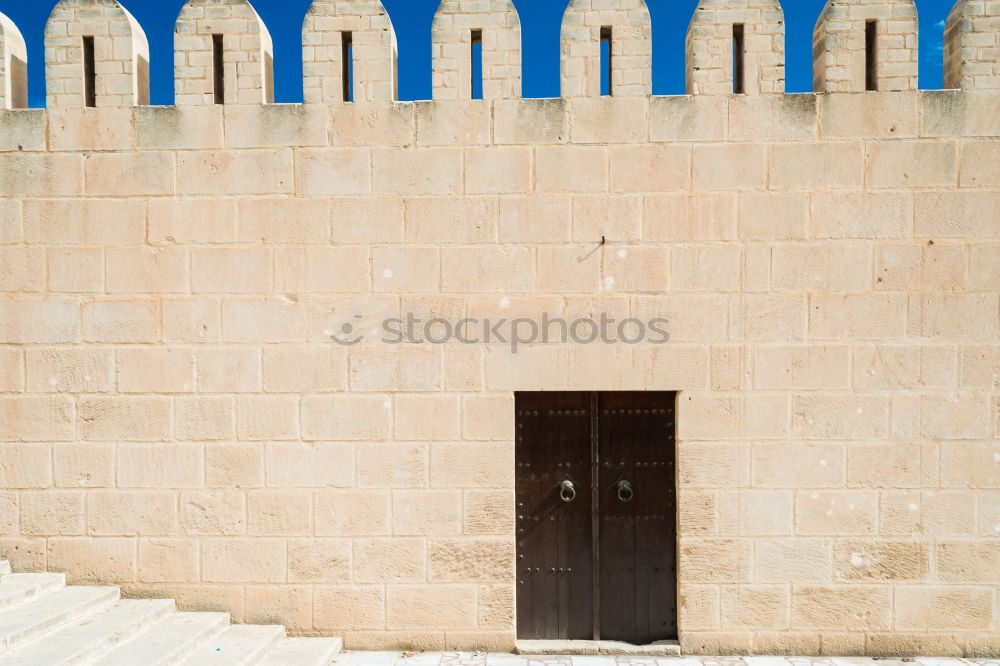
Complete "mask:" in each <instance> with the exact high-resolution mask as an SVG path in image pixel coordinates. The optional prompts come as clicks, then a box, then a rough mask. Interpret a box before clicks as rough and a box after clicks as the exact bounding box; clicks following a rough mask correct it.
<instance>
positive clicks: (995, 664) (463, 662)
mask: <svg viewBox="0 0 1000 666" xmlns="http://www.w3.org/2000/svg"><path fill="white" fill-rule="evenodd" d="M334 663H335V664H336V666H640V665H641V666H1000V659H930V658H923V657H917V658H916V659H867V658H860V657H849V658H847V657H845V658H837V657H815V658H811V657H788V658H784V657H742V658H740V657H570V656H566V657H520V656H517V655H512V654H483V653H473V652H463V653H454V652H452V653H429V652H428V653H418V654H401V653H399V652H351V651H347V652H342V653H341V654H340V655H339V656H338V657H337V659H336V661H335V662H334Z"/></svg>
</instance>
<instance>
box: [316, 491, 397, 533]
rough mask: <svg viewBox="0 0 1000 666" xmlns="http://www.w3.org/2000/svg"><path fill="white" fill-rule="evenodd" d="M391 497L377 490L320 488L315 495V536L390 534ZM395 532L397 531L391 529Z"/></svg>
mask: <svg viewBox="0 0 1000 666" xmlns="http://www.w3.org/2000/svg"><path fill="white" fill-rule="evenodd" d="M391 502H392V500H391V498H390V495H389V493H388V492H385V491H380V490H324V491H320V492H317V493H316V495H315V521H316V522H315V527H316V535H317V536H336V537H344V536H385V535H388V534H390V520H391V519H390V516H391ZM392 533H393V534H397V532H392Z"/></svg>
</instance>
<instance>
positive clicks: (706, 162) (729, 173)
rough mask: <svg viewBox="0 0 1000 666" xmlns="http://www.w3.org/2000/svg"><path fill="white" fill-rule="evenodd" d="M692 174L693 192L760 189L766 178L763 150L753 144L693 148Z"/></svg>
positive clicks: (764, 152)
mask: <svg viewBox="0 0 1000 666" xmlns="http://www.w3.org/2000/svg"><path fill="white" fill-rule="evenodd" d="M787 147H791V146H787ZM692 172H693V178H694V183H693V187H694V189H695V190H726V191H729V190H760V189H762V188H763V187H764V183H765V180H766V178H767V154H766V149H765V146H763V145H761V144H753V143H731V144H726V143H720V144H708V145H696V146H695V147H694V167H693V170H692Z"/></svg>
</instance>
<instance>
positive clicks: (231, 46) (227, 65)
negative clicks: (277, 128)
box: [115, 0, 274, 106]
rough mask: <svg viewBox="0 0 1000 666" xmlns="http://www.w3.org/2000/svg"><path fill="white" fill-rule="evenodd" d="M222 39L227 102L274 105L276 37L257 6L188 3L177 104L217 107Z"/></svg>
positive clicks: (180, 30) (179, 30) (230, 0)
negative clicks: (218, 52) (217, 42)
mask: <svg viewBox="0 0 1000 666" xmlns="http://www.w3.org/2000/svg"><path fill="white" fill-rule="evenodd" d="M115 4H117V3H115ZM216 35H219V36H220V37H221V42H222V43H221V51H222V54H221V57H222V76H221V79H222V80H221V83H222V87H223V91H224V93H223V95H222V102H223V103H225V104H262V103H268V102H273V101H274V61H273V58H274V55H273V49H272V46H271V35H270V33H269V32H268V31H267V26H265V25H264V22H263V21H261V20H260V16H258V14H257V12H256V11H255V10H254V8H253V6H252V5H251V4H250V3H249V2H248V0H188V1H187V2H186V3H185V4H184V6H183V7H182V8H181V13H180V15H179V16H178V17H177V24H176V26H175V28H174V80H175V94H174V103H175V104H177V105H178V106H187V105H200V104H214V103H215V99H216V92H215V83H216V72H215V36H216Z"/></svg>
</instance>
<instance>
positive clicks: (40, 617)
mask: <svg viewBox="0 0 1000 666" xmlns="http://www.w3.org/2000/svg"><path fill="white" fill-rule="evenodd" d="M115 601H118V588H117V587H64V588H62V589H59V590H56V591H54V592H49V593H48V594H43V595H41V596H39V597H37V598H33V599H31V600H29V601H27V602H25V603H23V604H19V605H17V606H14V607H13V608H7V609H6V610H3V611H0V650H10V649H13V648H15V647H17V646H19V645H21V644H23V643H25V642H27V641H29V640H31V639H33V638H36V637H38V636H40V635H41V634H43V633H46V632H48V631H51V630H52V629H55V628H56V627H58V626H60V625H62V624H65V623H67V622H72V621H73V620H76V619H77V618H80V617H82V616H84V615H87V614H89V613H91V612H93V611H96V610H98V609H99V608H101V607H103V606H107V605H109V604H111V603H114V602H115Z"/></svg>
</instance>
